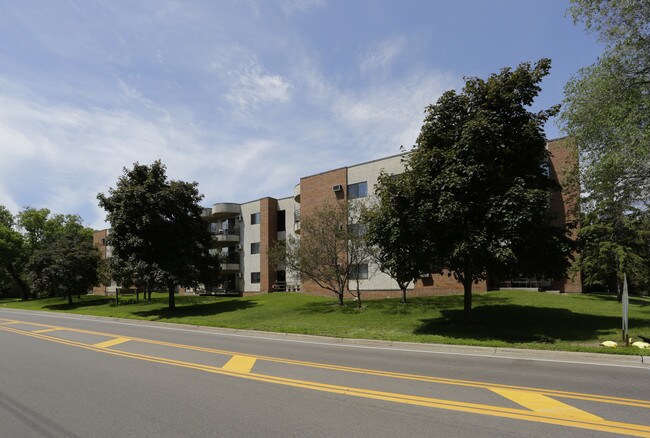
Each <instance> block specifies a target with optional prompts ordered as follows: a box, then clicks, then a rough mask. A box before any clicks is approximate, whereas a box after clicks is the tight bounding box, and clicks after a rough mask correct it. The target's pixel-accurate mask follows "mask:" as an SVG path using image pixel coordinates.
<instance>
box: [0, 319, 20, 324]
mask: <svg viewBox="0 0 650 438" xmlns="http://www.w3.org/2000/svg"><path fill="white" fill-rule="evenodd" d="M0 324H2V325H10V324H20V321H9V320H7V321H2V322H0Z"/></svg>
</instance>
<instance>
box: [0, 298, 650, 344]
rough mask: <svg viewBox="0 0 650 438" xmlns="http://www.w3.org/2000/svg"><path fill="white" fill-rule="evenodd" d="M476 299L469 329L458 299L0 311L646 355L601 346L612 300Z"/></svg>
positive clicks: (49, 306)
mask: <svg viewBox="0 0 650 438" xmlns="http://www.w3.org/2000/svg"><path fill="white" fill-rule="evenodd" d="M473 301H474V306H473V315H474V320H475V323H474V324H472V325H465V324H463V323H462V313H463V310H462V309H463V297H462V296H460V295H456V296H442V297H424V298H411V299H410V300H409V303H408V304H407V305H406V306H404V305H402V304H400V303H399V300H396V299H386V300H374V301H365V302H364V307H363V308H362V309H361V310H358V309H357V308H356V303H354V302H347V303H346V305H345V306H342V307H341V306H338V305H336V300H335V298H334V297H333V296H332V297H331V298H327V297H317V296H311V295H305V294H300V293H275V294H262V295H255V296H248V297H243V298H232V297H198V296H196V297H194V296H190V297H177V301H176V306H177V308H176V311H175V312H173V313H171V312H169V310H167V297H166V295H165V294H154V298H153V300H152V302H147V301H141V302H140V303H133V304H126V305H120V306H118V307H115V306H111V305H110V300H109V299H108V298H106V297H96V296H83V299H82V301H81V302H77V301H76V299H75V303H74V304H73V305H72V306H69V305H68V304H66V303H65V302H64V301H63V300H62V299H61V298H56V299H43V300H34V301H28V302H24V303H23V302H21V301H18V300H13V299H12V300H6V299H5V300H0V307H12V308H21V309H33V310H48V311H61V312H69V313H83V314H87V315H98V316H111V317H119V318H132V319H144V320H151V321H165V322H175V323H181V324H193V325H203V326H213V327H229V328H236V329H251V330H264V331H274V332H287V333H303V334H312V335H324V336H335V337H348V338H365V339H386V340H394V341H408V342H432V343H442V344H461V345H481V346H492V347H514V348H535V349H552V350H571V351H590V352H608V353H618V354H642V353H645V354H646V355H648V354H650V351H649V350H640V349H638V348H636V347H629V348H625V347H619V348H616V349H605V348H603V347H599V346H598V344H599V343H600V342H602V341H604V340H614V341H617V342H619V339H620V335H621V330H620V327H621V304H620V303H618V302H617V301H616V298H615V297H612V296H606V295H558V294H549V293H540V292H526V291H499V292H488V293H476V294H474V300H473ZM629 326H630V334H631V335H632V337H633V338H634V340H639V337H644V338H646V339H648V338H650V298H647V297H646V298H642V297H632V298H630V320H629ZM619 344H620V342H619Z"/></svg>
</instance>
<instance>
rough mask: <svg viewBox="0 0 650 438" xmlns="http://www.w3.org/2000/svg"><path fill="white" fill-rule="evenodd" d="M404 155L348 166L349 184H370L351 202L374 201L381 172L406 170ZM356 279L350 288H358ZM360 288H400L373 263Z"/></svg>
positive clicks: (396, 172)
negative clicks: (365, 190)
mask: <svg viewBox="0 0 650 438" xmlns="http://www.w3.org/2000/svg"><path fill="white" fill-rule="evenodd" d="M402 157H403V156H402V155H396V156H393V157H388V158H384V159H381V160H375V161H371V162H369V163H363V164H358V165H356V166H351V167H348V185H350V184H356V183H361V182H364V181H365V182H366V183H367V185H368V196H367V197H365V198H358V199H355V200H352V201H351V202H363V203H366V204H367V203H369V202H372V199H373V197H374V195H375V184H377V179H378V178H379V174H380V173H381V172H382V171H384V172H385V173H387V174H389V175H397V174H400V173H402V172H404V164H403V163H402ZM356 287H357V284H356V280H353V281H351V282H350V289H356ZM359 289H361V290H399V287H398V286H397V283H396V282H395V280H393V279H392V278H390V276H388V275H386V274H384V273H383V272H381V271H380V270H379V268H378V267H377V266H375V265H373V264H372V263H369V264H368V279H366V280H359ZM409 289H413V283H411V284H409Z"/></svg>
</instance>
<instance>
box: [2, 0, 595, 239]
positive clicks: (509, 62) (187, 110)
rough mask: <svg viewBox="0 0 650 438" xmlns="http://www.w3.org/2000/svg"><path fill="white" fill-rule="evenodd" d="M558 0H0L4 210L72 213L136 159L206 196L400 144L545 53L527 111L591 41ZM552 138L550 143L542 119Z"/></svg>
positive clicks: (271, 192)
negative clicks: (472, 85) (446, 105)
mask: <svg viewBox="0 0 650 438" xmlns="http://www.w3.org/2000/svg"><path fill="white" fill-rule="evenodd" d="M568 5H569V4H568V1H561V0H545V1H539V0H509V1H497V0H472V1H470V0H455V1H442V0H437V1H434V0H423V1H415V0H401V1H397V0H392V1H388V0H386V1H384V0H358V1H357V0H346V1H344V0H277V1H272V0H259V1H254V0H248V1H247V0H240V1H237V0H221V1H217V0H206V1H198V0H196V1H189V0H188V1H171V0H170V1H167V0H156V1H153V0H151V1H138V0H128V1H126V0H124V1H122V0H95V1H91V0H79V1H71V0H59V1H55V2H54V1H49V0H43V1H37V0H25V1H2V2H0V204H2V205H5V206H6V207H8V208H9V209H10V210H12V211H13V212H14V213H15V212H17V211H19V210H20V209H22V208H23V207H25V206H32V207H37V208H40V207H48V208H50V210H52V211H53V212H56V213H66V214H67V213H77V214H80V215H81V216H82V218H83V219H84V221H85V223H86V224H87V225H89V226H93V227H95V228H102V227H104V226H105V225H106V224H105V223H104V219H105V213H104V212H103V210H101V209H100V208H99V207H98V206H97V200H96V195H97V193H99V192H104V193H105V192H107V191H108V189H109V188H110V187H114V186H115V182H116V180H117V178H118V176H119V175H121V173H122V168H123V167H130V166H132V164H133V163H134V162H135V161H138V162H140V163H147V164H148V163H151V162H153V161H154V160H156V159H158V158H160V159H162V161H163V163H165V164H166V165H167V168H168V176H169V177H170V178H172V179H182V180H186V181H197V182H198V183H199V190H200V191H201V193H203V194H204V195H205V199H204V205H205V206H210V205H212V204H213V203H215V202H228V201H230V202H245V201H249V200H253V199H257V198H260V197H263V196H273V197H278V198H279V197H285V196H290V195H291V193H292V189H293V186H294V185H295V184H296V183H298V182H299V178H300V177H301V176H306V175H310V174H313V173H317V172H321V171H324V170H328V169H332V168H336V167H340V166H345V165H349V164H354V163H358V162H363V161H367V160H372V159H376V158H380V157H383V156H387V155H393V154H395V153H398V152H399V147H400V145H404V146H406V147H409V146H411V145H412V144H413V143H414V141H415V139H416V137H417V134H418V132H419V129H420V126H421V122H422V119H423V110H424V107H425V106H426V105H427V104H429V103H434V102H435V101H436V100H437V98H438V97H439V96H440V94H441V93H442V92H444V91H445V90H448V89H457V90H459V89H460V88H461V87H462V84H463V77H464V76H480V77H486V76H487V75H489V74H490V73H493V72H497V71H498V70H499V69H500V68H502V67H505V66H513V67H514V66H516V65H517V64H519V63H521V62H525V61H531V62H534V61H536V60H538V59H540V58H542V57H549V58H551V59H552V60H553V68H552V71H551V75H550V76H549V77H547V78H546V79H545V80H544V82H543V83H542V87H543V91H542V93H541V95H540V96H539V98H538V99H537V102H536V104H535V107H534V108H535V109H543V108H546V107H548V106H550V105H553V104H556V103H560V102H561V101H562V96H563V87H564V84H565V83H566V81H567V80H568V79H569V78H570V77H571V75H573V74H575V72H576V71H577V70H578V69H580V68H582V67H585V66H587V65H589V64H591V63H593V62H594V61H595V60H596V58H597V56H598V54H599V53H601V51H602V48H601V47H600V46H599V45H598V44H597V42H596V40H595V37H594V36H593V35H587V34H586V33H585V32H584V29H583V27H582V26H581V25H577V26H574V25H573V23H572V21H571V20H570V19H569V18H568V17H565V12H566V9H567V7H568ZM546 133H547V136H548V137H549V138H554V137H557V136H559V135H561V132H560V131H559V128H558V127H557V125H556V124H555V123H554V122H551V123H550V124H549V125H548V126H547V129H546Z"/></svg>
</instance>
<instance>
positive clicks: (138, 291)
mask: <svg viewBox="0 0 650 438" xmlns="http://www.w3.org/2000/svg"><path fill="white" fill-rule="evenodd" d="M135 302H136V303H139V302H140V288H139V287H136V288H135Z"/></svg>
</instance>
